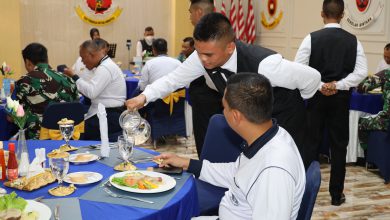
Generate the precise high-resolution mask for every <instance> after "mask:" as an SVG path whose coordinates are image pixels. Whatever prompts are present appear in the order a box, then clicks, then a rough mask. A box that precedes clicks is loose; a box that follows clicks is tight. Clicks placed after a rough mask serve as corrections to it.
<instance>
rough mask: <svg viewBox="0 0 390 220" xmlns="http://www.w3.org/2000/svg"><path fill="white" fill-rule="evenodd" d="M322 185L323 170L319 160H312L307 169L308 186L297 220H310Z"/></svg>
mask: <svg viewBox="0 0 390 220" xmlns="http://www.w3.org/2000/svg"><path fill="white" fill-rule="evenodd" d="M320 185H321V170H320V163H319V162H318V161H313V162H311V164H310V166H309V168H308V169H307V171H306V186H305V192H304V193H303V198H302V202H301V206H300V207H299V211H298V216H297V220H310V218H311V215H312V213H313V208H314V204H315V203H316V198H317V194H318V191H319V190H320Z"/></svg>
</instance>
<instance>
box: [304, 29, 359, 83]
mask: <svg viewBox="0 0 390 220" xmlns="http://www.w3.org/2000/svg"><path fill="white" fill-rule="evenodd" d="M310 36H311V54H310V62H309V66H311V67H313V68H314V69H316V70H318V71H319V72H320V73H321V81H322V82H332V81H339V80H341V79H343V78H345V77H346V76H347V75H348V74H349V73H352V72H353V70H354V68H355V63H356V52H357V51H356V50H357V49H356V48H357V39H356V36H355V35H353V34H350V33H348V32H347V31H345V30H343V29H341V28H324V29H321V30H319V31H315V32H313V33H311V34H310Z"/></svg>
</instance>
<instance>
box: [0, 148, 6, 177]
mask: <svg viewBox="0 0 390 220" xmlns="http://www.w3.org/2000/svg"><path fill="white" fill-rule="evenodd" d="M0 167H1V180H5V179H6V175H5V174H6V173H7V171H6V169H5V156H4V149H3V142H1V143H0Z"/></svg>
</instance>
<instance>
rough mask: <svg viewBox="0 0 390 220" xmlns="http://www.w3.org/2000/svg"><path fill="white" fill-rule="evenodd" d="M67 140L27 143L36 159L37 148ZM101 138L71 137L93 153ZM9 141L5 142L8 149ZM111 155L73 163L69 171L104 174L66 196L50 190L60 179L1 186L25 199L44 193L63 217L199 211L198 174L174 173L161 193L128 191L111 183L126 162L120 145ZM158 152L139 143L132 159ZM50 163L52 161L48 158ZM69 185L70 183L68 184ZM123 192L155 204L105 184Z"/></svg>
mask: <svg viewBox="0 0 390 220" xmlns="http://www.w3.org/2000/svg"><path fill="white" fill-rule="evenodd" d="M64 143H65V142H64V141H53V140H45V141H39V140H28V141H27V147H28V151H29V159H30V161H32V160H33V157H34V155H35V153H34V152H35V149H37V148H45V150H46V153H48V152H51V151H52V150H54V149H58V148H59V147H60V146H61V145H62V144H64ZM100 143H101V142H100V141H70V145H71V146H75V147H76V148H77V150H76V151H74V152H70V153H71V155H72V154H75V153H86V152H88V153H91V154H96V155H100V150H99V149H98V148H96V146H99V144H100ZM7 144H8V142H4V146H5V149H7V146H8V145H7ZM110 146H112V148H111V149H110V156H109V157H106V158H102V157H98V159H97V160H95V161H92V162H89V163H82V164H77V163H70V166H69V171H68V173H74V172H81V171H89V172H97V173H99V174H101V175H102V179H101V180H100V181H98V182H95V183H91V184H87V185H76V187H77V189H76V190H75V192H74V193H72V194H71V195H68V196H65V197H55V196H52V195H51V194H49V192H48V190H49V189H51V188H54V187H56V186H57V183H56V182H55V183H51V184H48V185H46V186H44V187H42V188H39V189H37V190H34V191H31V192H28V191H22V190H17V189H14V188H9V187H6V186H4V185H3V183H1V187H3V188H4V189H6V191H7V193H11V192H12V191H15V192H16V193H17V195H18V196H20V197H22V198H24V199H28V200H31V199H34V198H37V197H41V196H43V200H42V203H43V204H45V205H47V206H48V207H49V208H50V209H51V210H52V212H53V210H54V209H55V207H56V206H59V207H60V211H59V213H60V219H72V220H78V219H87V220H88V219H115V220H117V219H177V220H179V219H191V218H192V217H194V216H197V215H198V214H199V207H198V198H197V192H196V186H195V181H194V177H193V175H192V174H189V173H186V172H183V173H181V174H173V175H172V174H170V176H171V177H172V178H173V179H174V180H175V182H176V184H175V186H174V187H173V188H172V189H170V190H168V191H164V192H158V193H135V192H128V191H124V190H121V189H118V188H116V187H114V186H113V185H111V184H108V185H107V181H108V180H109V178H110V176H111V175H113V174H115V173H118V171H115V170H114V169H113V167H114V166H115V165H117V164H119V163H121V162H122V159H121V158H120V154H119V152H118V148H117V147H115V146H116V145H115V144H113V145H110ZM158 154H159V153H158V152H155V151H152V150H148V149H144V148H141V147H135V148H134V150H133V154H132V157H131V160H133V161H135V160H138V159H140V158H150V157H152V156H155V155H158ZM135 166H136V167H137V169H138V170H145V169H146V168H148V167H156V166H157V164H156V163H154V162H152V161H151V160H149V161H143V162H142V161H141V162H139V163H135ZM46 167H48V161H46ZM66 185H68V184H66ZM107 187H109V191H111V192H114V193H115V194H116V195H119V196H132V197H137V198H138V199H141V200H147V201H151V202H153V204H150V203H146V202H142V201H138V200H132V199H128V198H116V197H112V196H111V195H110V194H108V193H107V192H106V190H105V188H107Z"/></svg>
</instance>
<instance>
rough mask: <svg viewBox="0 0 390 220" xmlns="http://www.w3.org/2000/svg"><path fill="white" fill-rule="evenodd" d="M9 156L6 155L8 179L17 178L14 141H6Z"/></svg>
mask: <svg viewBox="0 0 390 220" xmlns="http://www.w3.org/2000/svg"><path fill="white" fill-rule="evenodd" d="M8 150H9V157H8V167H7V172H8V179H9V180H15V179H17V178H18V176H19V174H18V161H17V160H16V156H15V143H8Z"/></svg>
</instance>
